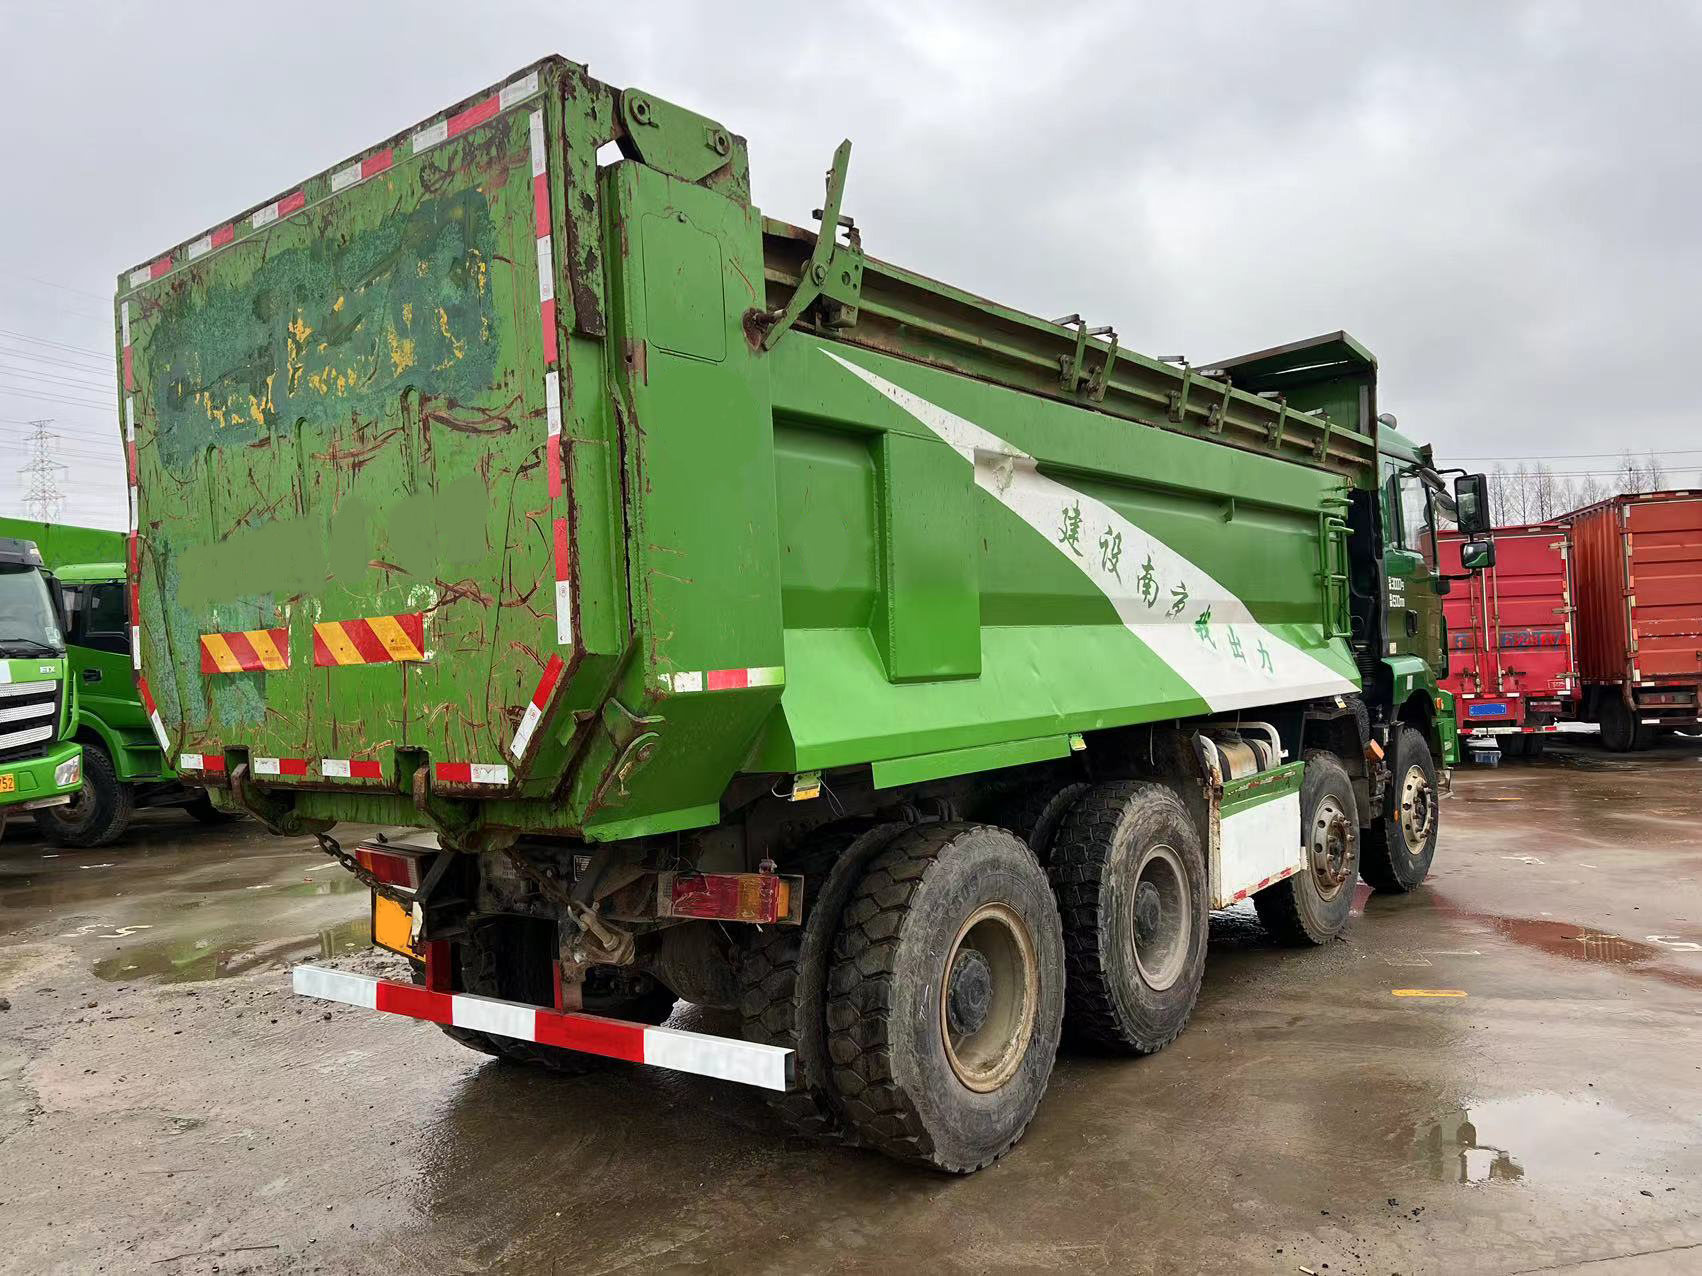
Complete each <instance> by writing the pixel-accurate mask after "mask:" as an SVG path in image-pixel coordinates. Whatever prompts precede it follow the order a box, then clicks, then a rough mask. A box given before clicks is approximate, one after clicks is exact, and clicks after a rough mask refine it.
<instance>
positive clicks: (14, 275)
mask: <svg viewBox="0 0 1702 1276" xmlns="http://www.w3.org/2000/svg"><path fill="white" fill-rule="evenodd" d="M0 275H5V276H7V277H8V278H11V279H23V280H27V281H28V282H30V283H32V284H40V285H41V286H42V287H44V288H57V289H59V291H60V292H74V293H76V294H77V295H78V296H79V297H90V298H92V299H93V300H95V301H102V302H105V301H111V300H112V298H111V297H106V296H102V295H101V294H100V293H98V292H90V291H89V290H88V289H87V288H73V287H71V285H70V284H56V283H54V282H53V281H52V280H51V279H40V278H38V277H37V276H35V275H21V274H19V273H18V272H17V271H15V270H0Z"/></svg>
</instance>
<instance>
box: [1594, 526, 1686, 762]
mask: <svg viewBox="0 0 1702 1276" xmlns="http://www.w3.org/2000/svg"><path fill="white" fill-rule="evenodd" d="M1567 521H1568V522H1569V523H1570V524H1571V527H1572V547H1573V548H1572V571H1573V578H1574V581H1575V583H1576V590H1575V593H1574V597H1575V599H1576V602H1577V608H1578V610H1577V622H1576V629H1577V633H1578V670H1579V673H1580V674H1581V675H1582V677H1583V683H1584V700H1583V705H1582V709H1581V716H1582V717H1584V718H1585V719H1588V720H1592V721H1596V722H1599V723H1601V728H1602V742H1603V743H1604V744H1606V745H1607V747H1608V748H1610V749H1616V750H1620V751H1624V750H1628V749H1635V748H1639V747H1640V746H1642V745H1644V744H1646V743H1647V742H1648V739H1649V737H1650V736H1651V735H1652V734H1653V733H1654V732H1656V731H1659V730H1662V729H1663V728H1672V727H1679V728H1694V727H1696V726H1697V725H1698V721H1699V720H1698V700H1699V699H1702V695H1699V693H1702V492H1641V493H1633V494H1631V495H1627V496H1615V497H1612V498H1610V499H1608V500H1605V501H1602V502H1600V503H1599V504H1596V505H1591V506H1587V507H1586V508H1584V509H1581V510H1578V511H1577V512H1576V513H1574V514H1570V515H1568V516H1567Z"/></svg>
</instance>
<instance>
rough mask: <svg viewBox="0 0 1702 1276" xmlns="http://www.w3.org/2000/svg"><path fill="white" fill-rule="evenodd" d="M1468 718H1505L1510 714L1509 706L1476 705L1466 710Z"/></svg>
mask: <svg viewBox="0 0 1702 1276" xmlns="http://www.w3.org/2000/svg"><path fill="white" fill-rule="evenodd" d="M1466 716H1468V717H1472V718H1505V717H1508V716H1509V714H1508V711H1507V706H1506V705H1504V704H1474V705H1473V706H1472V707H1471V708H1469V709H1467V710H1466Z"/></svg>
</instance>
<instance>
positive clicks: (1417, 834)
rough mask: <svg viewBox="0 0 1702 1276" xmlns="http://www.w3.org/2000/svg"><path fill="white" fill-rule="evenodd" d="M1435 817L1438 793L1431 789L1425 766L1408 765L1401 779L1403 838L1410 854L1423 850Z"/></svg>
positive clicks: (1416, 853)
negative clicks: (1425, 773)
mask: <svg viewBox="0 0 1702 1276" xmlns="http://www.w3.org/2000/svg"><path fill="white" fill-rule="evenodd" d="M1435 818H1436V795H1435V794H1434V793H1433V792H1432V791H1431V788H1430V781H1429V780H1428V779H1426V778H1425V775H1424V770H1423V768H1421V767H1418V766H1410V767H1408V768H1407V773H1406V776H1405V778H1403V779H1402V781H1401V840H1402V841H1404V842H1405V843H1406V848H1407V853H1408V854H1410V855H1418V854H1421V853H1422V852H1423V850H1424V843H1425V842H1426V841H1427V840H1428V839H1429V837H1430V826H1431V823H1432V822H1433V821H1434V820H1435Z"/></svg>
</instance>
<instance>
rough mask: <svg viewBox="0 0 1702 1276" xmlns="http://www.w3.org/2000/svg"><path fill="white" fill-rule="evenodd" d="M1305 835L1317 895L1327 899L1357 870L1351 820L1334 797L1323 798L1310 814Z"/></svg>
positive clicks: (1353, 831)
mask: <svg viewBox="0 0 1702 1276" xmlns="http://www.w3.org/2000/svg"><path fill="white" fill-rule="evenodd" d="M1308 833H1309V836H1308V845H1307V849H1308V850H1309V851H1310V852H1311V856H1310V858H1311V865H1312V876H1313V878H1314V880H1315V881H1316V882H1317V885H1318V890H1319V893H1320V894H1322V895H1323V896H1324V898H1326V899H1329V898H1330V897H1332V896H1334V895H1335V893H1336V892H1337V891H1339V890H1340V889H1341V888H1342V886H1343V885H1345V884H1346V883H1347V882H1348V881H1349V880H1351V879H1352V877H1353V876H1354V873H1355V871H1356V868H1357V865H1356V863H1355V855H1354V841H1355V836H1356V834H1355V830H1354V827H1353V821H1352V820H1350V819H1348V818H1347V812H1346V811H1344V810H1343V809H1342V807H1341V804H1340V803H1339V802H1337V801H1336V799H1335V798H1333V797H1326V798H1324V799H1323V801H1321V802H1319V803H1318V806H1317V809H1316V810H1315V811H1314V812H1313V814H1312V827H1311V829H1310V830H1309V831H1308Z"/></svg>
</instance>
